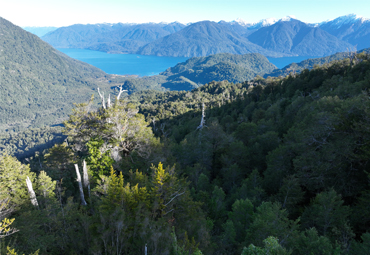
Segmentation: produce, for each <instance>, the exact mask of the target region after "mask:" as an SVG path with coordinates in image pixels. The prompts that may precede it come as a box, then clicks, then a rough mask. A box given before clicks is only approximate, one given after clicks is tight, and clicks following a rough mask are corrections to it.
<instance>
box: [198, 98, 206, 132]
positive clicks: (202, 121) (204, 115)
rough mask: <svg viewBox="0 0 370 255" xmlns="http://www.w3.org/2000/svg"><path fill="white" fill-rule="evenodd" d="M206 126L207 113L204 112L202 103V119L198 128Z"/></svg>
mask: <svg viewBox="0 0 370 255" xmlns="http://www.w3.org/2000/svg"><path fill="white" fill-rule="evenodd" d="M204 127H206V114H205V113H204V103H203V104H202V119H201V120H200V125H199V126H198V127H197V129H202V128H204Z"/></svg>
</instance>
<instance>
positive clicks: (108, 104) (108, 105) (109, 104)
mask: <svg viewBox="0 0 370 255" xmlns="http://www.w3.org/2000/svg"><path fill="white" fill-rule="evenodd" d="M110 106H111V103H110V94H109V95H108V100H107V108H109V107H110Z"/></svg>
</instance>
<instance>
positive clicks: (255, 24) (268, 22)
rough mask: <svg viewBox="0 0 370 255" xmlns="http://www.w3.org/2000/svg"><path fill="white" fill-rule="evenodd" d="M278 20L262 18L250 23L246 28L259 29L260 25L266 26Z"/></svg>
mask: <svg viewBox="0 0 370 255" xmlns="http://www.w3.org/2000/svg"><path fill="white" fill-rule="evenodd" d="M277 21H278V20H277V19H275V18H267V19H262V20H260V21H258V22H256V23H253V24H251V25H250V26H249V27H248V29H259V28H261V27H268V26H271V25H274V24H275V23H276V22H277Z"/></svg>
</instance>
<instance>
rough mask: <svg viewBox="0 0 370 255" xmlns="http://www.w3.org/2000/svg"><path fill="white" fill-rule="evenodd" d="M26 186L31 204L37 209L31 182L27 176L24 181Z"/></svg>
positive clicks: (37, 205) (37, 204)
mask: <svg viewBox="0 0 370 255" xmlns="http://www.w3.org/2000/svg"><path fill="white" fill-rule="evenodd" d="M26 184H27V188H28V193H30V198H31V203H32V204H33V206H36V207H39V203H38V202H37V199H36V194H35V191H33V188H32V182H31V180H30V178H29V177H28V176H27V179H26Z"/></svg>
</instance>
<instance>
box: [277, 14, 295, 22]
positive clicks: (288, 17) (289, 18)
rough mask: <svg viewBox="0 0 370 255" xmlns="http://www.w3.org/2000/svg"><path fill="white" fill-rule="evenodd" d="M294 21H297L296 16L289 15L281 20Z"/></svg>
mask: <svg viewBox="0 0 370 255" xmlns="http://www.w3.org/2000/svg"><path fill="white" fill-rule="evenodd" d="M292 19H297V18H296V17H295V16H294V15H289V16H286V17H284V18H281V19H280V20H279V21H291V20H292Z"/></svg>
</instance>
